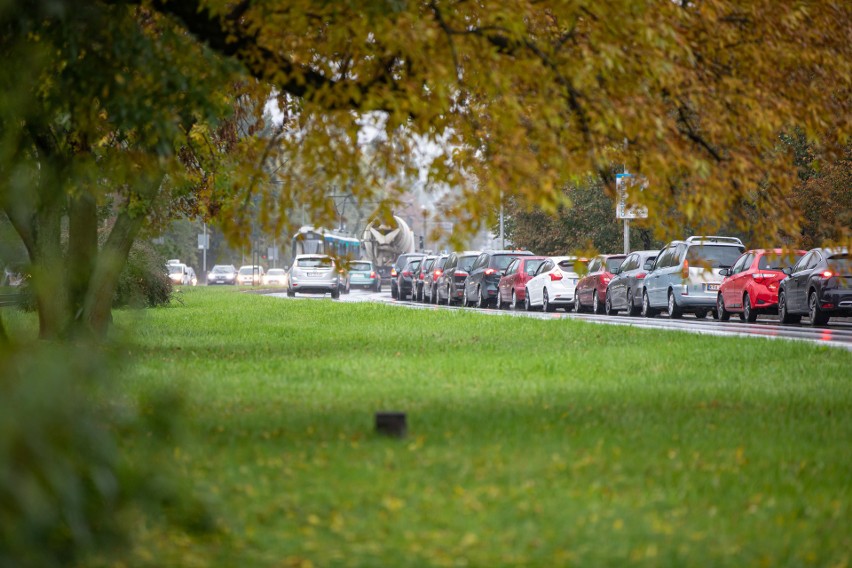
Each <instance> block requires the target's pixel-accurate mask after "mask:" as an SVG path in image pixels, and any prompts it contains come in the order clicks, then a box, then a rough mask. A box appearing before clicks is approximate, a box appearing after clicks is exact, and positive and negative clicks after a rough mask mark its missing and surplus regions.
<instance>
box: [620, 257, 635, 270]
mask: <svg viewBox="0 0 852 568" xmlns="http://www.w3.org/2000/svg"><path fill="white" fill-rule="evenodd" d="M638 266H639V255H638V254H631V255H630V256H629V257H627V260H625V261H624V265H623V266H622V267H621V270H620V271H619V272H626V271H628V270H633V269H635V268H637V267H638Z"/></svg>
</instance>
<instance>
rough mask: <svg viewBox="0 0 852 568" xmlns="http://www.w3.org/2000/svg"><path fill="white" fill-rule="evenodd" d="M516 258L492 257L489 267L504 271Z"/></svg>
mask: <svg viewBox="0 0 852 568" xmlns="http://www.w3.org/2000/svg"><path fill="white" fill-rule="evenodd" d="M516 258H518V257H516V256H512V255H508V254H500V255H494V256H492V257H491V266H492V267H493V268H496V269H497V270H506V267H507V266H509V264H510V263H511V262H512V261H513V260H515V259H516Z"/></svg>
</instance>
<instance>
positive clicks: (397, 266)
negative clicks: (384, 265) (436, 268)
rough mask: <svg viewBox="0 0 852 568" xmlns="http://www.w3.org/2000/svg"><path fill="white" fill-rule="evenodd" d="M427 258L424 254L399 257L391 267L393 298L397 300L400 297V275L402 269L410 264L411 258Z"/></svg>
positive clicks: (407, 254) (409, 254) (406, 254)
mask: <svg viewBox="0 0 852 568" xmlns="http://www.w3.org/2000/svg"><path fill="white" fill-rule="evenodd" d="M424 256H426V255H425V254H423V253H405V254H401V255H399V257H397V259H396V262H394V263H393V265H392V266H391V271H390V276H391V297H392V298H394V299H396V298H397V297H398V296H399V290H398V289H397V285H398V284H399V282H398V281H399V273H400V272H402V268H403V267H404V266H405V264H406V263H407V262H408V259H409V258H423V257H424Z"/></svg>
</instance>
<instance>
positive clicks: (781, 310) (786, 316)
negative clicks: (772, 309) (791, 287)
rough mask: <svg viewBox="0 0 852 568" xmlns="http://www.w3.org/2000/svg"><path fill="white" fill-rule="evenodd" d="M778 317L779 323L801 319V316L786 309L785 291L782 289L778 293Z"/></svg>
mask: <svg viewBox="0 0 852 568" xmlns="http://www.w3.org/2000/svg"><path fill="white" fill-rule="evenodd" d="M778 319H780V320H781V323H799V322H800V321H801V320H802V316H796V315H793V314H791V313H790V312H789V311H788V310H787V293H786V292H783V291H782V292H781V293H780V294H779V295H778Z"/></svg>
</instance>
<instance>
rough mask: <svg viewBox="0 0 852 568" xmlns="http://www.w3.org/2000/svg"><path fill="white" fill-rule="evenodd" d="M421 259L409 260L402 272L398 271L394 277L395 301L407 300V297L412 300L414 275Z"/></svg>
mask: <svg viewBox="0 0 852 568" xmlns="http://www.w3.org/2000/svg"><path fill="white" fill-rule="evenodd" d="M423 258H424V257H422V256H413V257H411V258H409V259H408V261H407V262H406V263H405V266H403V267H402V270H400V271H399V275H398V276H397V277H396V290H397V292H396V294H397V300H407V299H408V297H409V296H412V299H414V298H413V292H414V273H415V272H417V270H418V269H419V268H420V263H421V262H422V261H423Z"/></svg>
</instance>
